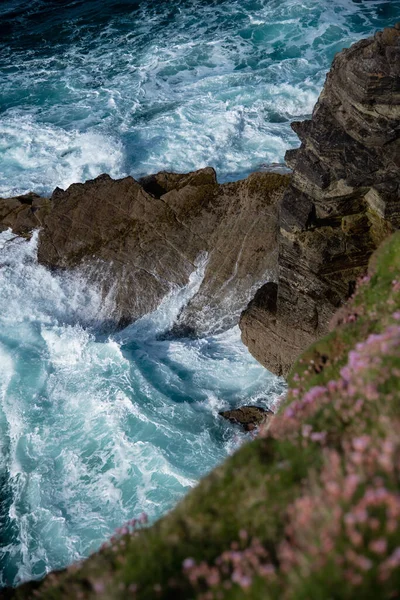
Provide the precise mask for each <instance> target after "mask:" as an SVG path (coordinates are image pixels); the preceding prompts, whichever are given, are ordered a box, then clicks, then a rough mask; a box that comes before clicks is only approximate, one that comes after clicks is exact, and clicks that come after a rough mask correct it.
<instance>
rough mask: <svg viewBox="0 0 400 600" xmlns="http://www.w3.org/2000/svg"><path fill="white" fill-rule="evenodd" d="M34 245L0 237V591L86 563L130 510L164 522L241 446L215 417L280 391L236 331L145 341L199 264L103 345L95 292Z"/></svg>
mask: <svg viewBox="0 0 400 600" xmlns="http://www.w3.org/2000/svg"><path fill="white" fill-rule="evenodd" d="M36 244H37V239H36V236H35V237H34V238H33V240H32V241H31V242H26V241H24V240H21V239H20V238H15V236H13V235H12V234H11V233H10V232H5V233H3V234H0V440H1V442H0V443H1V454H0V485H1V487H0V494H1V513H0V521H1V522H0V525H1V531H2V537H3V539H2V549H1V551H0V566H1V571H2V582H3V584H5V583H7V582H8V583H17V582H18V581H21V580H24V579H31V578H36V577H40V576H43V575H44V574H45V573H46V572H47V571H49V570H52V569H58V568H61V567H64V566H66V565H68V564H70V563H71V562H73V561H76V560H78V559H80V558H82V557H85V556H87V555H88V554H89V553H90V552H91V551H93V550H95V549H96V548H98V547H99V545H100V544H101V543H102V542H103V541H105V540H106V539H107V538H108V537H109V536H110V535H111V534H112V532H113V530H114V529H115V528H116V527H118V526H120V525H121V524H122V523H124V522H125V521H127V520H128V519H130V518H132V517H134V516H137V515H139V514H140V513H141V512H143V511H144V512H146V513H148V515H149V517H150V519H151V520H153V519H155V518H157V517H158V516H160V515H161V514H163V513H164V512H165V511H166V510H168V509H169V508H170V507H172V506H173V505H174V504H175V503H176V502H177V501H178V499H179V498H181V497H182V495H183V494H184V493H185V492H187V491H188V490H189V489H190V488H191V487H192V486H193V485H194V484H195V483H196V481H198V479H199V478H200V477H201V476H202V475H204V474H205V473H206V472H207V471H209V470H210V469H211V468H213V467H214V466H215V465H216V464H217V463H218V462H220V461H221V460H222V459H223V458H224V457H225V456H226V455H227V454H229V453H230V452H231V451H233V449H234V448H235V447H237V445H238V444H239V443H240V442H241V441H242V440H243V437H244V436H243V435H242V434H240V433H239V432H238V431H237V430H236V429H235V428H233V427H232V426H231V425H229V424H227V423H226V422H225V421H223V420H222V419H220V418H219V417H218V415H217V413H218V410H220V409H221V408H223V407H229V406H235V405H237V404H239V403H243V402H246V401H247V402H248V401H250V402H254V401H257V400H260V399H261V402H264V403H266V404H269V403H270V402H272V401H273V400H274V398H275V397H276V395H277V394H279V393H280V392H281V391H282V383H281V382H280V381H279V380H277V379H276V378H274V377H272V376H271V375H270V374H269V373H267V371H265V370H264V369H262V368H261V367H260V366H259V365H258V364H257V363H256V362H255V361H254V360H253V359H252V358H251V357H250V355H249V354H248V352H247V351H246V349H245V348H244V346H243V345H242V344H241V343H240V339H239V332H238V330H237V329H234V330H231V331H229V332H227V333H226V334H224V335H220V336H216V337H210V338H205V339H202V340H197V341H187V340H186V341H185V340H181V341H173V340H163V341H161V340H158V339H157V336H158V334H160V333H162V332H163V331H164V330H165V329H168V328H169V327H170V326H171V323H172V322H173V320H174V318H175V317H176V315H177V314H178V312H179V310H180V308H181V307H182V306H183V305H184V304H185V302H187V301H188V300H189V298H190V297H191V296H192V295H193V294H194V293H195V292H196V289H198V287H199V285H200V283H201V279H202V277H203V275H204V267H205V264H206V258H207V257H206V256H203V257H199V265H198V269H197V271H196V272H195V273H194V274H193V275H192V277H191V280H190V282H189V284H188V286H187V287H186V288H184V289H183V290H176V291H175V292H174V293H172V294H171V295H170V296H169V297H168V298H166V299H165V300H164V301H163V302H162V304H161V306H160V308H159V310H158V311H156V312H155V313H154V314H153V315H150V316H147V317H145V318H144V319H142V320H141V321H139V322H137V323H136V324H134V325H133V326H131V327H129V328H127V329H126V330H124V331H123V332H121V333H120V334H118V335H116V336H114V338H106V337H105V336H104V335H103V334H100V333H98V334H97V333H96V332H97V331H100V325H101V319H102V317H106V312H107V311H106V308H105V307H104V304H103V302H102V301H101V298H100V296H99V295H98V294H97V292H96V290H93V289H91V288H89V287H88V286H85V282H84V281H82V280H81V279H79V278H78V277H77V276H70V275H62V276H56V275H53V274H51V273H50V272H49V271H47V270H46V269H45V268H44V267H42V266H40V265H38V264H37V262H36ZM233 374H234V375H235V376H234V377H233ZM262 399H263V400H262Z"/></svg>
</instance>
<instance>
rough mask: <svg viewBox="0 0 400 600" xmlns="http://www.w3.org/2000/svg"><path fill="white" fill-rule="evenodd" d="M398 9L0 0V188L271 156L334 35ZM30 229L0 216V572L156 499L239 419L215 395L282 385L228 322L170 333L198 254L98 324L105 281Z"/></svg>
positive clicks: (265, 394)
mask: <svg viewBox="0 0 400 600" xmlns="http://www.w3.org/2000/svg"><path fill="white" fill-rule="evenodd" d="M398 19H400V1H399V2H397V1H391V2H387V1H383V0H370V1H368V0H365V1H362V0H357V1H355V0H354V1H353V0H318V1H316V0H303V1H302V2H298V1H294V0H252V1H240V2H239V1H236V0H230V1H229V0H213V1H211V0H210V1H207V2H206V1H202V0H177V1H175V2H167V1H165V2H161V1H159V2H154V1H150V0H148V1H143V2H126V1H125V2H124V1H119V2H117V1H116V0H102V1H100V0H96V1H94V0H85V1H83V0H68V1H65V2H61V1H58V2H56V1H55V0H47V1H46V2H45V1H44V0H29V1H28V0H6V1H4V0H3V2H2V3H1V4H0V86H1V87H0V196H7V195H11V194H16V193H22V192H27V191H31V190H33V191H36V192H39V193H48V192H50V191H51V190H52V189H53V188H54V187H55V186H60V187H66V186H67V185H68V184H70V183H72V182H75V181H84V180H85V179H87V178H90V177H94V176H96V175H98V174H99V173H101V172H104V171H105V172H108V173H110V174H111V175H113V176H114V177H118V176H123V175H125V174H128V173H129V174H132V175H134V176H140V175H143V174H148V173H150V172H155V171H158V170H160V169H171V170H174V171H187V170H190V169H194V168H199V167H202V166H205V165H212V166H214V167H215V168H216V169H217V171H218V176H219V178H220V180H230V179H237V178H239V177H241V176H244V175H246V174H247V173H249V172H250V171H252V170H254V169H258V168H260V167H262V165H263V164H265V163H270V162H281V161H282V160H283V155H284V152H285V150H286V149H287V148H289V147H292V146H295V145H297V141H296V138H295V136H294V134H293V133H292V132H291V130H290V126H289V123H290V121H291V120H293V119H297V118H302V117H304V116H307V115H308V114H309V113H310V112H311V109H312V106H313V104H314V103H315V101H316V99H317V96H318V94H319V91H320V89H321V86H322V84H323V80H324V77H325V74H326V71H327V69H328V68H329V64H330V62H331V60H332V58H333V56H334V54H335V52H336V51H338V50H340V49H341V48H342V47H343V46H348V45H349V44H350V43H352V42H353V41H356V40H357V39H359V38H361V37H363V36H365V35H368V34H370V33H372V32H374V31H375V30H376V29H378V28H381V27H383V26H384V25H389V24H392V23H394V22H395V21H396V20H398ZM36 244H37V237H36V236H34V238H33V239H32V240H31V241H30V242H25V241H23V240H20V239H18V238H15V237H14V236H13V235H12V234H11V233H10V232H5V233H2V234H0V448H1V452H0V486H1V488H0V490H1V491H0V494H1V496H0V498H1V505H0V524H1V529H0V531H1V538H2V539H1V550H0V569H1V580H0V583H1V584H2V585H6V584H17V583H18V582H20V581H22V580H26V579H32V578H39V577H42V576H43V575H44V574H45V573H46V572H48V571H49V570H52V569H58V568H62V567H64V566H66V565H67V564H69V563H71V562H73V561H75V560H78V559H80V558H82V557H85V556H87V555H88V554H89V553H90V552H92V551H93V550H95V549H96V548H98V547H99V546H100V544H101V543H102V542H103V541H104V540H105V539H107V538H108V537H109V536H110V534H111V533H112V532H113V530H114V529H115V528H116V527H118V526H120V525H121V524H122V523H123V522H125V521H127V520H128V519H131V518H132V517H135V516H138V515H140V514H141V513H142V512H146V513H147V514H148V515H149V517H150V520H154V519H156V518H158V517H159V516H160V515H162V514H163V513H165V511H166V510H168V509H169V508H170V507H172V506H173V505H174V504H176V502H177V501H178V499H179V498H181V497H182V495H184V494H185V493H186V492H187V491H188V490H189V489H190V488H191V487H193V486H194V485H195V483H196V482H197V481H198V479H199V478H200V477H201V476H202V475H204V474H205V473H206V472H208V471H209V470H210V469H212V468H213V467H214V466H215V465H216V464H217V463H219V462H220V461H221V460H223V458H224V457H226V456H227V455H228V454H229V453H231V452H232V451H233V450H234V449H235V448H236V447H237V446H238V445H239V444H240V443H241V442H242V441H243V440H244V439H245V436H244V435H243V434H241V433H240V432H238V431H237V430H236V429H235V428H233V427H232V426H231V425H229V424H227V423H225V422H222V421H221V419H220V418H218V411H219V410H221V409H222V408H225V407H229V406H236V405H239V404H245V403H249V402H257V403H263V404H265V405H266V406H268V405H271V404H272V403H273V402H274V401H275V400H276V398H277V396H278V395H279V394H280V393H281V392H282V390H283V383H282V382H281V381H280V380H278V379H277V378H275V377H273V376H272V375H270V374H269V373H268V372H267V371H265V370H264V369H262V368H261V367H260V366H259V365H258V364H257V363H256V362H255V361H254V360H253V359H252V358H251V356H250V355H249V354H248V352H247V350H246V349H245V348H244V346H243V345H242V344H241V342H240V336H239V331H238V329H237V328H234V329H232V330H230V331H227V332H225V333H224V334H221V335H215V336H209V337H207V338H203V339H199V340H190V341H188V340H165V339H164V340H162V339H161V337H160V334H161V333H163V332H164V331H166V330H168V329H169V328H170V326H171V324H172V323H173V321H174V318H175V317H176V315H177V314H178V312H179V310H180V308H181V307H182V306H183V305H184V304H185V303H186V302H187V301H188V299H189V298H190V297H191V296H192V295H193V294H194V293H195V291H196V289H198V286H199V285H200V282H201V279H202V276H203V272H204V266H205V261H206V257H199V266H198V268H197V270H196V271H195V272H194V273H193V275H192V278H191V281H190V282H189V285H188V286H187V287H186V288H184V289H181V290H179V289H177V290H175V291H174V292H173V293H171V295H170V296H169V297H167V298H166V299H165V300H164V301H163V303H162V305H161V306H160V307H159V309H158V310H157V311H156V312H155V313H153V314H152V315H149V316H148V317H146V318H144V319H142V320H141V321H139V322H137V323H136V324H134V325H133V326H131V327H129V328H128V329H126V330H124V331H122V332H120V333H119V334H116V335H114V336H112V337H107V336H105V335H104V334H102V333H101V331H102V327H101V325H102V321H103V320H105V319H106V318H107V313H108V311H109V310H110V302H111V300H105V301H104V300H102V299H101V298H100V295H99V294H98V292H97V290H96V289H94V288H91V287H90V286H88V285H87V284H86V283H85V281H84V280H82V279H79V278H78V276H77V275H74V276H72V275H68V274H64V275H56V274H52V273H50V272H48V271H47V270H46V269H45V268H44V267H42V266H40V265H38V264H37V261H36ZM260 283H262V282H260Z"/></svg>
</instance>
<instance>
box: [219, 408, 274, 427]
mask: <svg viewBox="0 0 400 600" xmlns="http://www.w3.org/2000/svg"><path fill="white" fill-rule="evenodd" d="M219 414H220V416H221V417H223V418H224V419H227V420H228V421H230V422H231V423H236V424H237V425H241V426H242V427H243V428H244V430H245V431H253V430H254V429H256V428H257V427H260V425H266V424H267V423H268V422H269V421H270V420H271V418H272V417H273V414H274V413H273V412H272V411H271V410H267V409H265V408H261V407H260V406H241V407H240V408H236V409H234V410H225V411H222V412H220V413H219Z"/></svg>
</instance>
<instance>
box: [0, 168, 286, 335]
mask: <svg viewBox="0 0 400 600" xmlns="http://www.w3.org/2000/svg"><path fill="white" fill-rule="evenodd" d="M288 183H289V177H288V176H287V175H279V174H276V173H255V174H253V175H251V176H250V177H249V178H248V179H246V180H244V181H239V182H235V183H228V184H224V185H219V184H218V183H217V180H216V175H215V172H214V170H213V169H203V170H200V171H197V172H195V173H189V174H186V175H177V174H171V173H159V174H158V175H153V176H149V177H146V178H144V179H143V180H142V181H141V182H137V181H135V180H134V179H133V178H132V177H127V178H125V179H121V180H118V181H114V180H112V179H111V178H110V177H109V176H108V175H102V176H100V177H98V178H97V179H95V180H93V181H88V182H86V183H84V184H74V185H72V186H70V187H69V188H68V189H67V190H65V191H64V190H61V189H56V190H55V191H54V193H53V195H52V197H51V198H50V199H49V200H47V199H43V198H39V197H38V196H35V195H34V194H29V195H28V196H24V197H20V198H9V199H0V227H2V228H3V229H4V228H7V227H11V228H13V230H14V231H15V233H17V234H22V235H28V234H29V231H31V230H32V229H34V228H37V227H40V228H41V231H40V237H39V248H38V259H39V261H40V262H41V263H43V264H45V265H47V266H49V267H50V268H55V269H67V268H68V269H75V270H78V271H80V272H82V273H84V275H85V278H86V279H87V280H89V281H90V282H93V283H96V284H97V285H98V286H99V288H100V290H101V291H102V293H103V295H104V296H107V295H111V297H112V300H113V301H112V302H110V305H111V306H113V309H112V311H111V312H110V315H109V320H110V323H109V324H111V325H115V326H122V325H125V324H127V323H129V322H131V321H134V320H135V319H137V318H139V317H141V316H142V315H144V314H146V313H148V312H150V311H152V310H154V309H155V308H156V307H157V306H158V304H159V303H160V301H161V300H162V298H163V297H164V296H165V295H166V294H167V293H168V292H169V291H171V290H172V289H174V288H176V287H177V286H183V285H185V284H186V283H188V280H189V276H190V275H191V273H192V272H193V271H194V270H195V269H196V266H197V265H198V264H199V262H201V261H202V259H205V257H207V264H206V267H205V275H204V279H203V282H202V284H201V287H200V289H199V290H198V293H196V295H195V296H194V297H193V298H192V300H191V302H190V303H189V305H188V306H186V307H185V308H184V310H183V312H182V314H181V315H180V316H179V319H178V322H177V324H176V331H175V333H176V334H178V333H183V334H185V335H186V334H202V333H207V332H209V331H213V332H216V331H220V330H222V329H227V328H229V327H231V326H232V325H234V324H236V323H237V320H238V318H239V315H240V312H241V311H242V310H243V309H244V308H245V307H246V305H247V303H248V302H249V300H250V298H251V296H252V294H254V291H255V290H256V289H257V284H259V282H260V280H261V281H262V280H268V279H275V278H276V274H277V251H276V247H277V210H278V205H279V203H280V201H281V200H282V196H283V193H284V191H285V189H286V187H287V185H288Z"/></svg>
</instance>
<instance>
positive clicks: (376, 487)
mask: <svg viewBox="0 0 400 600" xmlns="http://www.w3.org/2000/svg"><path fill="white" fill-rule="evenodd" d="M394 286H397V282H396V283H395V284H394ZM396 289H397V287H396ZM399 291H400V286H399ZM399 361H400V326H399V325H397V324H396V325H391V326H389V327H387V329H386V330H385V331H384V332H383V333H380V334H373V335H370V336H369V337H368V338H367V339H366V340H365V341H364V342H362V343H359V344H357V346H356V347H355V348H354V350H352V351H351V352H350V353H349V356H348V361H347V364H346V365H345V366H344V367H343V368H342V370H341V372H340V377H339V378H338V380H337V381H335V380H333V381H329V382H328V383H327V384H326V385H323V386H318V387H314V388H312V389H310V390H309V391H307V392H305V393H303V392H302V389H301V388H302V385H303V383H304V384H305V383H306V377H307V375H308V374H309V373H310V372H311V371H309V372H308V373H307V371H306V372H305V376H304V375H303V377H301V376H299V377H297V381H296V385H297V386H298V387H297V388H296V389H292V390H290V392H289V394H288V399H289V400H291V403H290V405H289V406H288V407H287V408H286V409H285V410H283V412H282V413H281V414H278V415H277V416H276V417H275V419H274V420H273V422H272V424H271V427H270V429H269V431H265V432H263V433H261V435H264V436H270V437H273V438H275V439H276V440H277V441H285V442H286V443H287V442H290V443H291V444H292V446H293V449H294V452H297V453H298V454H299V453H301V452H302V451H303V450H304V449H306V448H310V447H311V446H310V445H311V444H312V445H313V448H314V447H315V452H316V453H320V454H319V455H320V456H321V459H322V460H321V463H322V467H320V466H319V467H316V466H315V467H314V468H311V469H310V471H309V474H308V476H307V478H306V479H305V480H304V481H303V484H302V492H301V493H300V494H299V495H298V496H297V498H296V499H295V500H294V501H293V502H292V503H291V504H289V505H288V506H287V507H286V511H285V513H284V514H285V516H284V518H285V530H284V535H282V538H281V540H280V541H279V542H278V543H276V542H275V551H274V560H271V557H270V555H269V554H268V552H267V550H266V549H265V547H264V546H263V545H262V544H261V543H260V542H259V541H258V540H253V541H251V543H249V542H247V534H246V532H243V535H241V536H240V537H241V543H242V544H246V542H247V547H242V548H241V547H240V545H239V543H234V544H232V545H231V548H230V549H229V550H227V551H226V552H224V553H223V554H222V555H221V556H220V557H219V558H218V560H217V561H215V563H214V564H212V565H207V564H206V563H201V564H198V565H197V564H196V563H195V561H193V560H192V559H187V560H186V561H185V562H184V565H183V568H184V573H185V575H186V576H187V578H188V580H189V581H190V583H191V585H192V586H193V588H194V589H195V590H196V593H198V594H200V595H196V597H198V598H201V599H202V600H211V599H213V598H222V597H224V595H223V590H225V589H231V588H232V586H235V585H236V586H239V588H240V589H242V590H248V589H249V588H250V587H251V586H252V585H253V584H254V582H255V580H256V579H257V580H258V579H259V578H262V579H264V580H267V582H268V583H267V588H266V589H269V590H270V589H271V585H272V584H273V586H274V590H278V592H277V597H282V598H284V597H296V591H295V590H296V589H301V586H302V585H303V583H304V582H307V581H308V582H312V581H314V580H315V578H318V577H319V576H320V574H321V573H328V574H332V576H333V574H335V576H336V581H337V582H339V583H338V584H337V585H341V586H343V589H344V590H345V592H343V593H344V595H345V596H346V597H353V595H354V597H356V596H357V594H359V593H360V594H361V596H362V594H363V592H360V591H359V590H361V588H362V589H363V590H364V591H365V590H369V587H368V586H374V585H375V586H376V585H378V586H380V587H379V589H380V590H381V595H380V597H388V598H389V597H395V594H396V590H397V587H396V586H397V584H398V578H399V567H400V494H399V482H400V421H399V417H398V416H397V415H398V414H399V409H398V406H399V404H400V367H399ZM310 369H312V366H311V367H310ZM294 379H295V380H296V378H294ZM393 407H395V409H396V410H397V413H396V412H393ZM287 463H288V461H286V464H287ZM282 464H283V463H282ZM282 464H281V467H282ZM276 477H277V475H276V474H275V475H272V476H271V475H269V474H267V475H266V481H272V480H274V479H276ZM266 510H268V507H266ZM396 578H397V580H396ZM328 579H329V578H328ZM325 580H326V578H325V579H323V581H325ZM306 589H307V588H306ZM279 590H280V591H279ZM289 590H291V591H290V592H289ZM335 592H336V590H335ZM328 595H329V593H328ZM339 596H340V593H339V592H338V597H339ZM273 597H275V596H273Z"/></svg>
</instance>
